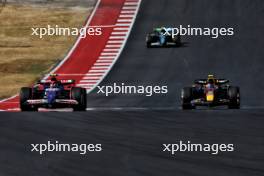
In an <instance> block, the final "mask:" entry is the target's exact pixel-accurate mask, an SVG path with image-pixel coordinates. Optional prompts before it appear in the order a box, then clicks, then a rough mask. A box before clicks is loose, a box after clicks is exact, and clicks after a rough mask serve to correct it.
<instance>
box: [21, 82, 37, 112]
mask: <svg viewBox="0 0 264 176" xmlns="http://www.w3.org/2000/svg"><path fill="white" fill-rule="evenodd" d="M19 97H20V109H21V111H36V108H34V107H31V106H30V105H27V104H26V102H27V100H29V99H31V98H32V89H31V88H29V87H22V88H21V89H20V93H19Z"/></svg>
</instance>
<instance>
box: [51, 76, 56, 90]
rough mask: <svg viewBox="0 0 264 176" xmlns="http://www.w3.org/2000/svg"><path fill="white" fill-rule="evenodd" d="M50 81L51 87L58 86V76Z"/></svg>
mask: <svg viewBox="0 0 264 176" xmlns="http://www.w3.org/2000/svg"><path fill="white" fill-rule="evenodd" d="M50 81H51V82H50V87H51V88H54V87H56V84H57V81H58V80H57V78H56V77H52V78H51V80H50Z"/></svg>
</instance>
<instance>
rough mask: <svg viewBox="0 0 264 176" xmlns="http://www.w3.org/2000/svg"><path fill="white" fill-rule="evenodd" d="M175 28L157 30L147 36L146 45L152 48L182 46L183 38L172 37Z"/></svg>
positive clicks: (178, 36)
mask: <svg viewBox="0 0 264 176" xmlns="http://www.w3.org/2000/svg"><path fill="white" fill-rule="evenodd" d="M172 32H173V28H166V27H160V28H155V29H154V30H153V31H152V32H150V33H149V34H147V37H146V45H147V47H148V48H151V47H166V46H181V36H180V35H177V36H174V35H172Z"/></svg>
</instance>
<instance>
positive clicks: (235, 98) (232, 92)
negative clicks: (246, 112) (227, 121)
mask: <svg viewBox="0 0 264 176" xmlns="http://www.w3.org/2000/svg"><path fill="white" fill-rule="evenodd" d="M228 97H229V104H228V108H229V109H239V108H240V90H239V87H229V89H228Z"/></svg>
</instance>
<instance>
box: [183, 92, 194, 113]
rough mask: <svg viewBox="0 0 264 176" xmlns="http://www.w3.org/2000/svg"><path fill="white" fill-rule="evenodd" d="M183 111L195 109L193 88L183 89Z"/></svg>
mask: <svg viewBox="0 0 264 176" xmlns="http://www.w3.org/2000/svg"><path fill="white" fill-rule="evenodd" d="M181 98H182V109H183V110H186V109H195V106H194V105H192V104H191V101H192V99H193V91H192V88H191V87H185V88H183V89H182V95H181Z"/></svg>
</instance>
